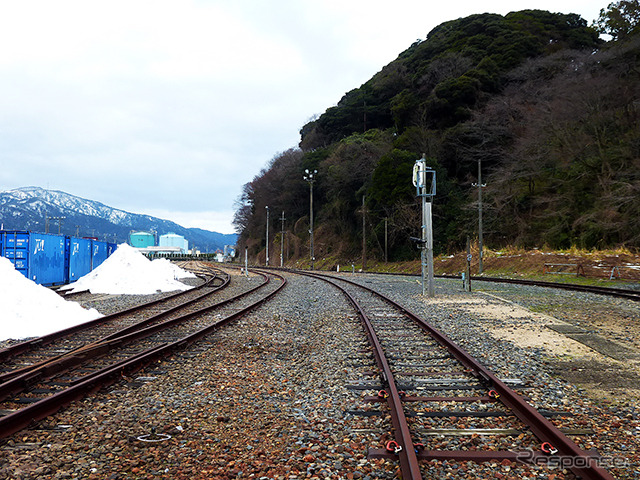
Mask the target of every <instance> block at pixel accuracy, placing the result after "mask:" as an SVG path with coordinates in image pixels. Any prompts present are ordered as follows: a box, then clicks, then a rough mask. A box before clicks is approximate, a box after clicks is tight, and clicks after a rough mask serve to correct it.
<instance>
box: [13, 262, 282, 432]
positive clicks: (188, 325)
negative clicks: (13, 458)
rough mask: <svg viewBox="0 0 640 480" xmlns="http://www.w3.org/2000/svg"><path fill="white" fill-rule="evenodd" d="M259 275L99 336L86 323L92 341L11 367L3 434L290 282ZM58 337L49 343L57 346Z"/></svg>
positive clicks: (197, 334)
mask: <svg viewBox="0 0 640 480" xmlns="http://www.w3.org/2000/svg"><path fill="white" fill-rule="evenodd" d="M258 275H260V276H261V277H262V278H263V281H262V283H260V284H259V285H256V286H254V287H253V288H250V289H248V290H245V291H243V292H242V293H239V294H237V295H234V296H232V297H230V298H227V299H225V300H222V301H219V302H217V303H210V302H208V303H207V302H205V303H206V304H205V305H204V306H203V304H202V299H203V297H207V296H210V294H211V293H213V292H206V294H204V295H199V296H198V297H197V298H195V299H190V300H188V301H187V302H183V303H181V305H179V306H174V307H171V308H169V309H168V310H166V311H163V312H162V313H160V314H156V315H154V316H153V317H149V318H147V319H145V320H144V321H138V322H136V323H134V324H133V325H130V326H128V327H126V328H124V329H120V330H118V331H115V332H111V333H108V334H107V335H103V336H100V337H99V338H97V339H95V338H94V337H95V332H94V331H92V330H91V328H90V327H89V326H86V325H85V326H84V328H82V329H81V330H82V332H84V333H85V334H86V333H90V334H91V335H90V338H91V341H89V342H87V343H84V344H83V345H81V346H79V347H76V348H74V349H72V350H71V351H68V352H64V353H62V354H60V355H57V356H55V357H51V358H47V359H44V360H42V361H39V362H37V363H35V364H34V365H32V366H29V367H27V368H23V369H20V370H16V369H15V368H13V369H8V372H7V373H5V376H4V378H3V381H2V383H0V401H1V402H2V403H0V414H3V415H4V416H1V417H0V438H2V437H5V436H8V435H10V434H12V433H14V432H16V431H18V430H20V429H22V428H24V427H26V426H28V425H29V424H30V423H31V422H33V421H35V420H39V419H42V418H44V417H46V416H48V415H50V414H52V413H54V412H56V411H57V410H59V409H60V408H62V407H63V406H64V405H66V404H68V403H69V402H71V401H73V400H75V399H78V398H81V397H82V396H84V395H86V394H87V393H89V392H91V391H94V390H97V389H100V388H102V387H103V386H105V385H108V384H110V383H113V382H114V381H117V380H118V379H119V378H120V377H121V376H123V375H126V374H130V373H131V372H134V371H136V370H139V369H140V368H142V367H144V366H145V365H147V364H149V363H151V362H154V361H157V360H159V359H160V358H163V357H165V356H167V355H170V354H171V353H173V352H174V351H177V350H179V349H182V348H184V347H185V346H187V345H189V344H191V343H193V342H195V341H197V340H199V339H200V338H202V337H204V336H205V335H207V334H209V333H210V332H212V331H214V330H215V329H217V328H220V327H222V326H224V325H226V324H227V323H229V322H231V321H233V320H235V319H237V318H239V317H241V316H243V315H245V314H247V313H248V312H250V311H251V310H253V309H254V308H256V307H257V306H259V305H261V304H262V303H263V302H265V301H267V300H268V299H269V298H271V297H272V296H273V295H275V294H276V293H277V292H278V291H280V289H281V288H282V287H284V285H285V284H286V280H285V279H284V277H282V276H280V275H277V274H273V273H270V274H265V273H260V272H258ZM272 279H277V280H278V281H276V282H271V280H272ZM240 300H241V303H242V305H238V303H240V302H239V301H240ZM121 314H122V312H121ZM167 316H170V317H171V318H170V319H166V318H165V317H167ZM160 318H162V321H160ZM85 338H87V337H85ZM60 341H61V340H60V339H58V340H57V341H55V340H52V341H51V342H52V345H54V346H55V345H57V344H58V342H60ZM12 372H13V373H12Z"/></svg>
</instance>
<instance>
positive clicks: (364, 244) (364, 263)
mask: <svg viewBox="0 0 640 480" xmlns="http://www.w3.org/2000/svg"><path fill="white" fill-rule="evenodd" d="M364 199H365V196H364V195H362V271H363V272H364V270H365V268H366V266H367V237H366V230H365V225H366V210H365V206H364Z"/></svg>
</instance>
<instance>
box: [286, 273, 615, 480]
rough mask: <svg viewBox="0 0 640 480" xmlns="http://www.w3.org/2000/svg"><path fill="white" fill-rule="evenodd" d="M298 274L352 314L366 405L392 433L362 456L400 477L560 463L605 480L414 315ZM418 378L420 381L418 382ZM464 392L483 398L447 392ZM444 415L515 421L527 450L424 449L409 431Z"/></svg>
mask: <svg viewBox="0 0 640 480" xmlns="http://www.w3.org/2000/svg"><path fill="white" fill-rule="evenodd" d="M298 273H301V272H298ZM304 274H305V275H309V276H312V277H314V278H318V279H322V280H325V281H327V282H329V283H331V284H332V285H334V286H335V287H336V288H339V289H340V290H341V291H342V292H343V293H344V294H345V295H346V296H347V298H348V299H349V301H350V302H351V303H352V304H353V306H354V308H355V309H356V310H357V312H358V315H359V316H360V319H361V321H362V323H363V326H364V328H365V331H366V333H367V337H368V338H369V342H370V344H371V346H372V348H373V351H374V356H375V360H376V364H377V367H378V375H379V377H380V381H381V385H382V388H381V390H380V391H379V393H378V395H377V396H376V397H371V398H369V401H371V402H380V403H386V404H387V405H388V408H389V415H390V417H391V423H392V432H391V434H390V435H391V436H390V438H391V440H388V441H386V445H385V448H384V449H377V450H370V451H369V457H370V458H371V457H374V458H395V459H397V460H398V461H399V463H400V467H401V471H402V478H403V479H405V480H407V479H421V478H423V477H422V474H421V471H420V462H421V461H426V460H450V461H476V462H483V461H490V460H498V461H501V460H509V461H516V462H523V463H534V464H553V463H554V462H555V464H558V463H559V464H561V465H564V466H567V468H569V469H570V470H571V471H572V472H573V473H574V474H576V475H577V476H578V477H579V478H584V479H612V478H613V477H612V476H611V475H610V474H609V473H608V472H606V471H605V470H603V469H602V468H600V467H599V466H598V464H597V461H596V460H595V458H594V457H593V452H585V451H583V450H581V449H580V448H579V447H578V446H577V445H576V444H575V443H574V442H573V441H571V440H570V439H569V438H568V437H567V435H565V434H564V433H563V432H562V431H561V430H560V429H559V428H557V427H555V426H554V425H553V424H552V423H551V422H550V421H549V420H548V419H547V418H546V417H547V416H549V415H553V413H552V412H542V411H539V410H537V409H535V408H534V407H532V406H531V405H530V404H529V403H527V401H526V400H525V399H524V398H523V397H522V396H521V395H519V394H518V393H516V391H515V390H514V389H512V388H511V387H510V386H508V385H507V381H506V380H503V379H500V378H498V377H497V376H496V375H495V374H493V373H492V372H490V371H489V370H488V369H487V368H486V367H484V366H483V365H482V364H480V363H479V362H478V361H477V360H476V359H475V358H473V357H471V356H470V355H469V354H468V353H467V352H465V351H464V350H463V349H462V348H461V347H460V346H458V345H456V344H455V343H454V342H453V341H452V340H451V339H450V338H448V337H447V336H446V335H444V334H443V333H441V332H440V331H438V330H436V329H435V328H433V327H432V326H431V325H429V324H428V323H427V322H426V321H424V320H423V319H421V318H420V317H418V316H417V315H415V314H414V313H412V312H410V311H409V310H407V309H406V308H404V307H402V306H401V305H399V304H397V303H395V302H393V301H392V300H390V299H389V298H387V297H385V296H384V295H382V294H380V293H377V292H375V291H373V290H371V289H369V288H367V287H365V286H363V285H360V284H357V283H355V282H352V281H349V280H346V279H343V278H336V277H330V276H326V275H320V274H311V273H304ZM408 369H409V370H408ZM398 378H403V382H404V383H405V384H407V385H405V386H404V390H406V391H410V390H416V392H417V391H418V390H419V389H422V390H424V389H429V390H431V391H437V392H442V393H446V395H442V396H428V397H427V396H418V395H417V394H413V395H409V394H408V393H405V391H403V389H401V387H400V385H401V383H400V381H399V380H398ZM424 378H426V379H427V380H421V379H424ZM406 379H409V380H410V381H409V382H407V380H406ZM418 385H421V386H418ZM465 390H479V391H481V392H484V394H483V395H478V396H462V395H457V394H455V392H460V391H465ZM452 403H454V404H456V405H461V406H464V409H463V410H459V409H456V411H455V412H451V411H447V412H446V413H444V414H443V412H442V410H443V406H445V405H449V406H450V405H451V404H452ZM407 404H411V405H412V409H413V410H412V411H409V410H408V408H407ZM487 405H488V407H487ZM416 410H417V411H416ZM448 416H452V417H466V418H483V417H484V418H487V417H491V418H496V419H509V421H510V422H514V421H515V422H518V425H517V427H518V429H519V430H522V431H524V432H526V433H525V434H524V435H526V436H527V437H528V438H527V442H526V443H528V445H529V449H526V450H522V446H521V445H522V441H521V440H520V442H519V444H518V446H515V445H513V444H509V440H508V437H504V436H502V437H501V438H499V439H497V440H496V445H497V446H498V448H492V449H490V450H479V449H474V448H465V449H462V448H461V449H460V450H457V451H453V450H439V449H435V448H434V449H429V448H428V443H429V442H428V441H427V440H422V438H420V437H421V433H419V432H418V431H417V430H416V429H417V427H419V426H420V425H421V422H422V421H423V420H422V419H425V418H435V417H448ZM422 426H423V427H424V426H425V425H422ZM426 426H428V425H426ZM524 435H523V436H524ZM494 447H495V446H494Z"/></svg>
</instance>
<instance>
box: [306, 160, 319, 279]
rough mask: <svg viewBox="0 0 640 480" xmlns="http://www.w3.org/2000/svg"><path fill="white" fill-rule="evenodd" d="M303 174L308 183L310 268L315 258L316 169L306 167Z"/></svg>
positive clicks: (312, 266)
mask: <svg viewBox="0 0 640 480" xmlns="http://www.w3.org/2000/svg"><path fill="white" fill-rule="evenodd" d="M304 173H305V175H304V176H303V177H302V178H303V179H304V180H306V181H307V182H308V183H309V235H310V247H311V251H310V255H311V270H313V268H314V262H315V260H316V257H315V253H314V251H313V182H315V181H316V177H315V176H316V174H317V173H318V171H317V170H314V171H313V172H310V171H309V170H308V169H305V171H304Z"/></svg>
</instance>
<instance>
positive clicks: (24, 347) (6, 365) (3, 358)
mask: <svg viewBox="0 0 640 480" xmlns="http://www.w3.org/2000/svg"><path fill="white" fill-rule="evenodd" d="M190 268H191V270H192V271H193V272H194V273H196V275H198V276H199V277H200V278H202V279H203V283H202V284H201V285H199V286H197V287H195V288H193V289H190V290H186V291H179V292H176V293H173V294H171V295H168V296H165V297H162V298H159V299H155V300H151V301H149V302H146V303H142V304H139V305H136V306H134V307H131V308H128V309H125V310H122V311H119V312H116V313H113V314H110V315H106V316H104V317H100V318H97V319H95V320H92V321H89V322H84V323H82V324H79V325H75V326H73V327H69V328H66V329H63V330H60V331H58V332H53V333H51V334H48V335H44V336H41V337H37V338H31V339H29V340H26V341H23V342H20V343H16V344H14V345H11V346H9V347H6V348H3V349H0V362H3V363H2V365H0V382H2V381H4V380H7V379H8V378H10V377H11V376H12V375H14V373H12V372H13V371H18V370H19V369H20V368H23V367H24V366H32V365H33V364H35V363H38V361H39V360H38V357H40V358H47V359H51V358H54V357H56V356H58V355H59V354H60V353H68V352H69V351H72V350H74V349H75V348H78V347H80V346H83V345H85V344H87V343H90V342H91V341H94V340H96V339H98V338H102V337H105V336H106V335H109V334H112V333H115V332H118V331H120V330H122V329H124V328H127V327H131V326H134V325H137V326H138V327H141V326H143V325H144V323H140V322H145V321H146V322H147V323H150V322H151V321H153V317H154V315H159V314H160V313H161V312H163V311H167V310H169V309H170V308H171V307H180V306H182V305H188V304H189V302H194V301H197V300H198V299H200V298H204V297H207V296H209V295H211V294H213V293H215V292H216V291H218V290H220V289H223V288H225V287H227V286H228V284H229V279H230V277H229V275H228V274H226V273H224V272H222V271H220V270H219V269H216V268H212V267H211V266H208V265H205V264H203V263H202V262H192V264H191V266H190ZM86 293H87V292H78V294H86ZM73 296H76V295H73ZM134 314H135V315H134ZM149 319H151V320H149ZM134 328H135V327H134ZM61 340H63V341H64V344H63V345H61V343H60V341H61Z"/></svg>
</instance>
